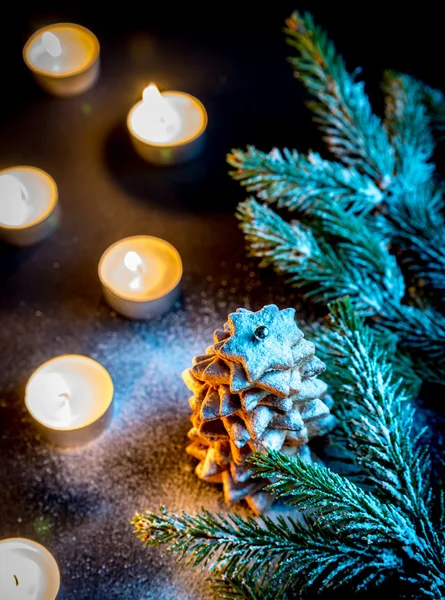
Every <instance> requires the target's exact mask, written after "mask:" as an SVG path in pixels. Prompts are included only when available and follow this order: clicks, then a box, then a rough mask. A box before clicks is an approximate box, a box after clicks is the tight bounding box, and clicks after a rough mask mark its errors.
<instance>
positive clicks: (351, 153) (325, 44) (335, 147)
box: [286, 12, 395, 189]
mask: <svg viewBox="0 0 445 600" xmlns="http://www.w3.org/2000/svg"><path fill="white" fill-rule="evenodd" d="M286 25H287V28H286V33H287V34H288V42H289V44H290V45H291V46H293V47H295V48H296V49H297V50H298V54H297V56H295V57H292V58H291V59H290V62H291V64H292V66H293V68H294V73H295V76H296V77H298V79H300V81H302V83H303V84H304V85H305V86H306V88H307V89H308V91H309V92H310V93H311V94H312V95H313V96H315V98H316V101H314V102H311V103H310V104H309V105H310V108H311V109H312V110H313V112H314V113H315V115H316V120H317V122H318V123H319V124H320V127H321V129H322V131H323V132H324V134H325V139H326V141H327V143H328V145H329V148H330V149H331V151H332V152H333V153H334V154H335V155H336V156H337V157H338V158H339V159H340V160H342V161H343V162H344V163H345V164H347V165H349V166H354V167H356V168H358V169H359V170H360V171H362V172H363V173H366V174H367V175H369V176H370V177H371V178H372V179H374V181H375V182H376V184H377V185H378V186H379V187H380V188H381V189H386V187H388V185H389V184H390V183H391V181H392V178H393V173H394V160H395V157H394V149H393V147H392V146H391V144H390V141H389V139H388V135H387V132H386V130H385V128H384V126H383V124H382V122H381V120H380V119H379V118H378V117H377V116H376V115H374V114H373V112H372V109H371V105H370V102H369V99H368V97H367V95H366V94H365V92H364V84H363V82H360V81H357V80H356V77H355V75H350V74H349V73H348V71H347V70H346V67H345V63H344V60H343V58H342V57H341V56H340V55H338V54H337V52H336V50H335V47H334V45H333V44H332V42H330V41H329V39H328V38H327V36H326V34H325V33H324V31H323V30H322V29H320V28H319V27H317V26H316V25H315V24H314V21H313V19H312V16H311V15H310V14H308V13H305V14H303V15H302V14H300V13H298V12H294V13H293V15H292V16H291V17H290V18H289V19H288V20H287V22H286Z"/></svg>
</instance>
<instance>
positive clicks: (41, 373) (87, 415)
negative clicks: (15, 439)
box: [25, 354, 114, 446]
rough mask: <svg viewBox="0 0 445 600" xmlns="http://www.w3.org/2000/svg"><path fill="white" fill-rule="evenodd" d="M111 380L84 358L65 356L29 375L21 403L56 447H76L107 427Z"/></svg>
mask: <svg viewBox="0 0 445 600" xmlns="http://www.w3.org/2000/svg"><path fill="white" fill-rule="evenodd" d="M113 394H114V386H113V381H112V379H111V377H110V374H109V373H108V371H107V370H106V369H105V368H104V367H103V366H102V365H101V364H100V363H98V362H96V361H95V360H93V359H92V358H89V357H87V356H81V355H78V354H67V355H64V356H58V357H56V358H53V359H52V360H49V361H47V362H46V363H44V364H43V365H41V366H40V367H38V369H36V370H35V371H34V373H33V374H32V375H31V377H30V379H29V381H28V384H27V386H26V395H25V404H26V408H27V409H28V411H29V414H30V415H31V418H32V420H33V422H34V425H35V426H36V428H37V429H38V431H39V432H40V433H41V434H42V436H43V437H45V438H46V439H47V440H48V441H49V442H51V443H53V444H56V445H58V446H78V445H83V444H86V443H88V442H90V441H92V440H93V439H94V438H96V437H97V436H98V435H100V433H102V431H103V430H104V429H105V428H106V427H107V425H108V424H109V422H110V420H111V417H112V410H113V405H112V401H113Z"/></svg>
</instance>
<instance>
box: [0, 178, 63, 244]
mask: <svg viewBox="0 0 445 600" xmlns="http://www.w3.org/2000/svg"><path fill="white" fill-rule="evenodd" d="M57 200H58V192H57V185H56V182H55V181H54V179H53V178H52V177H51V176H50V175H48V173H46V172H45V171H42V170H41V169H37V168H36V167H25V166H20V167H11V168H9V169H4V170H2V171H0V239H1V240H3V241H4V242H7V243H9V244H14V245H16V246H28V245H30V244H35V243H37V242H40V241H41V240H43V239H44V238H46V237H47V236H48V235H49V234H50V233H52V231H53V230H54V229H55V228H56V226H57V223H58V216H59V208H58V203H57Z"/></svg>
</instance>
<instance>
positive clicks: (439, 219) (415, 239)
mask: <svg viewBox="0 0 445 600" xmlns="http://www.w3.org/2000/svg"><path fill="white" fill-rule="evenodd" d="M384 90H385V93H386V122H387V126H388V129H389V131H390V133H391V141H392V143H393V145H394V147H395V149H396V155H397V160H396V170H397V177H396V179H395V182H394V185H393V189H392V190H391V191H392V193H390V194H389V195H388V197H387V201H386V211H385V218H383V217H378V218H377V224H378V225H379V226H380V227H381V229H382V231H384V232H385V234H386V235H387V236H388V237H389V239H391V241H392V243H393V244H394V245H395V246H396V247H397V248H399V249H400V250H402V252H403V254H402V256H403V258H404V259H405V261H406V262H407V263H408V265H409V266H410V268H411V271H412V272H413V273H414V274H415V276H416V277H417V278H420V279H422V280H423V281H424V282H425V283H426V284H428V285H430V286H432V287H433V288H434V289H436V290H437V291H439V292H440V294H441V295H442V297H445V241H444V240H445V219H444V217H443V214H442V211H443V208H444V201H443V190H442V189H441V188H440V187H438V186H437V184H436V183H435V182H434V181H433V180H432V174H433V170H434V165H433V164H432V163H431V157H432V155H433V152H434V142H433V138H432V133H431V127H430V117H429V115H428V109H427V106H426V105H425V104H424V102H423V101H424V87H423V86H422V84H421V83H420V82H418V81H416V80H415V79H413V78H412V77H409V76H407V75H398V74H395V73H392V72H387V73H386V74H385V83H384ZM444 112H445V109H444Z"/></svg>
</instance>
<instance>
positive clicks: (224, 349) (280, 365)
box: [215, 304, 303, 383]
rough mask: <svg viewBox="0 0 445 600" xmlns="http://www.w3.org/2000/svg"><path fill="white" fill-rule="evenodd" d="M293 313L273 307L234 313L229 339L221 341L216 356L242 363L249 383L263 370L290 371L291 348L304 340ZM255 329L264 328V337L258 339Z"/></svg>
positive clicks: (259, 376)
mask: <svg viewBox="0 0 445 600" xmlns="http://www.w3.org/2000/svg"><path fill="white" fill-rule="evenodd" d="M294 315H295V310H294V309H293V308H286V309H285V310H281V311H280V310H279V309H278V307H277V306H275V305H274V304H270V305H268V306H265V307H264V308H263V309H261V310H259V311H258V312H251V311H248V310H245V309H244V310H242V311H237V312H236V313H232V314H231V315H230V316H229V326H230V332H231V335H230V338H229V339H228V340H227V341H223V342H221V346H220V347H219V348H216V347H215V350H216V351H217V353H218V354H219V355H220V356H221V357H222V358H226V359H229V360H233V361H235V362H238V363H241V364H242V365H243V367H244V370H245V372H246V374H247V378H248V379H249V381H250V382H251V383H255V382H256V381H258V379H260V378H261V377H262V376H263V375H264V373H266V371H271V370H283V369H289V368H290V367H292V366H293V364H294V359H293V355H292V346H294V345H295V344H297V343H298V342H299V340H300V339H301V338H302V337H303V334H302V332H301V331H300V330H299V329H298V327H297V325H296V323H295V317H294ZM258 328H266V331H267V334H266V335H265V337H261V338H260V337H258V336H256V335H255V332H256V331H258Z"/></svg>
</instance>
